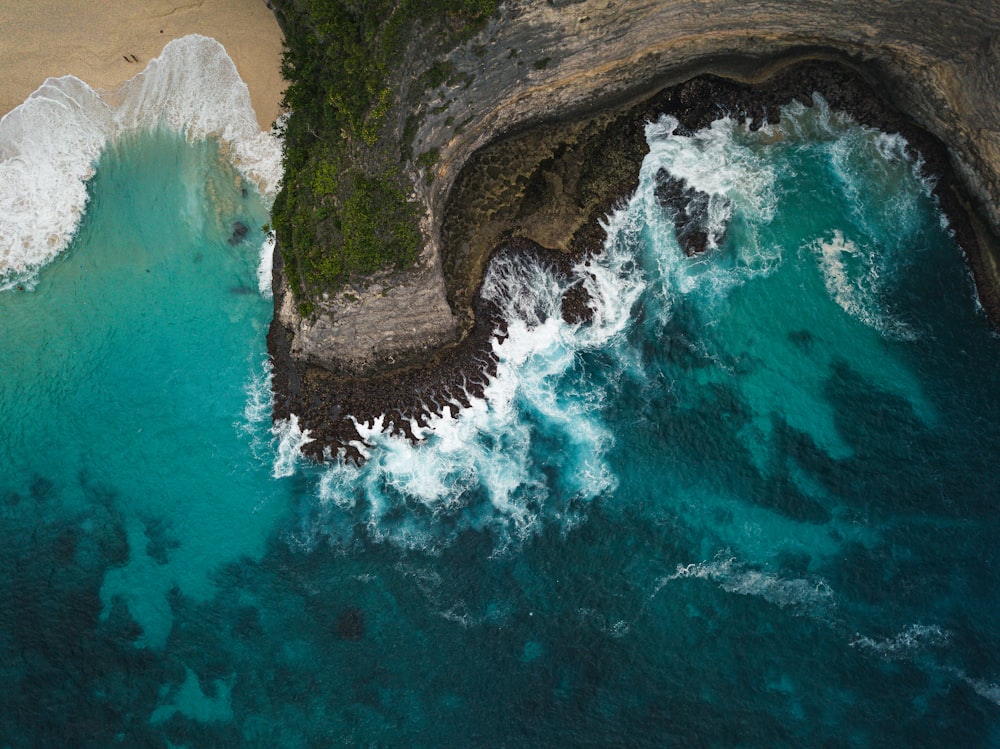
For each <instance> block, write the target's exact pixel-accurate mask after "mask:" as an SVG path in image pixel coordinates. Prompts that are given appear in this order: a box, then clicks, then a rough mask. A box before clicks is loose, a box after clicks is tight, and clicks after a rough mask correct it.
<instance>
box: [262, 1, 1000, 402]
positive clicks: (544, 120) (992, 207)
mask: <svg viewBox="0 0 1000 749" xmlns="http://www.w3.org/2000/svg"><path fill="white" fill-rule="evenodd" d="M414 54H416V53H415V52H414ZM807 60H826V61H836V62H838V63H840V64H842V65H844V66H846V67H848V68H850V69H851V70H853V71H854V72H855V73H856V74H857V75H858V76H860V78H862V79H863V80H864V81H866V82H867V83H868V84H869V85H870V86H871V88H872V89H873V90H875V91H876V92H878V94H880V95H881V97H883V98H884V99H885V100H886V101H887V102H889V103H890V104H891V105H893V106H894V107H895V108H896V109H897V110H898V111H899V112H901V113H902V114H903V118H902V119H904V120H908V121H910V122H911V124H915V125H917V126H919V128H922V129H924V130H926V131H927V132H929V133H931V134H932V135H933V136H936V138H938V139H939V140H940V141H941V142H942V143H944V144H945V146H946V148H947V154H948V158H949V160H950V164H951V168H952V169H953V170H954V172H955V173H956V174H957V175H958V178H959V181H960V183H961V184H962V186H964V188H965V189H964V191H962V193H964V196H968V198H969V203H970V204H969V205H968V206H967V208H968V209H969V211H968V213H969V224H970V227H971V231H972V232H973V233H974V234H975V236H976V238H977V239H978V247H979V249H978V250H976V251H975V253H973V252H972V251H969V250H968V248H967V251H969V252H970V258H969V259H970V263H971V264H972V266H973V270H974V272H975V275H976V280H977V284H978V286H979V290H980V296H981V299H982V301H983V303H984V306H985V307H986V308H987V310H989V311H992V312H994V313H995V312H996V311H997V310H1000V304H998V299H1000V297H998V295H997V289H1000V266H998V259H1000V253H998V251H997V240H996V237H997V236H1000V97H998V95H997V91H1000V7H998V6H997V5H996V4H995V3H994V2H992V0H969V1H967V2H963V3H958V2H954V1H953V0H925V1H924V2H922V3H920V5H919V6H914V5H912V4H906V3H902V2H898V0H865V2H860V1H859V0H806V1H805V2H775V1H770V2H754V3H739V2H733V1H732V0H680V1H677V2H664V1H663V0H576V1H574V0H511V1H510V2H507V3H505V4H504V5H503V6H502V7H501V10H500V12H499V14H498V16H497V17H495V18H494V19H493V20H491V22H490V23H489V26H488V27H487V28H486V29H485V30H483V31H482V32H481V33H480V34H479V35H478V36H477V37H476V38H474V39H472V40H471V41H470V42H468V43H466V44H464V45H463V46H462V47H460V48H458V49H455V50H453V51H452V52H451V53H450V55H449V56H448V61H449V63H450V65H451V66H452V69H453V70H454V71H455V74H454V75H452V76H451V79H450V80H451V81H452V82H451V83H444V84H442V85H440V86H439V87H437V88H436V89H433V90H429V91H427V92H425V94H424V96H423V97H422V99H421V100H420V101H419V102H418V103H417V104H416V110H415V111H405V112H404V111H396V112H395V114H394V116H395V117H396V120H397V122H398V128H397V130H398V134H399V137H400V139H401V140H402V139H403V133H404V122H405V121H406V120H407V118H409V119H410V122H411V123H412V122H416V123H417V127H416V129H415V133H414V134H413V135H412V141H411V142H410V143H408V144H407V145H409V146H410V150H411V151H412V153H414V154H418V153H428V152H433V153H435V154H436V155H437V158H436V162H435V163H434V164H433V165H429V166H428V165H424V166H418V162H417V160H415V159H414V160H411V161H409V162H407V163H406V165H405V168H406V169H407V170H408V171H409V173H410V177H411V181H412V184H413V189H414V194H415V196H416V198H417V199H418V200H419V202H420V203H421V204H422V206H423V208H424V213H425V219H424V223H423V230H424V233H425V239H426V244H425V249H424V251H423V254H422V255H421V257H420V260H419V261H418V263H417V265H416V267H415V268H414V269H413V270H412V271H410V272H408V273H403V274H394V275H393V276H391V277H384V278H375V279H373V282H372V283H371V284H369V285H368V286H367V287H364V288H362V287H358V288H355V289H349V290H346V291H344V292H341V293H340V294H339V295H338V297H337V298H336V299H331V300H329V302H328V303H327V304H324V305H323V306H322V308H321V309H320V310H319V312H318V314H316V315H314V316H312V317H311V319H307V320H303V319H301V318H300V316H299V315H298V314H297V312H296V309H295V307H294V305H292V304H291V303H290V301H289V299H290V295H289V294H288V293H280V292H281V290H279V294H278V295H277V296H276V301H277V302H278V309H276V313H277V314H276V322H275V325H278V326H281V327H282V329H283V332H282V333H281V336H283V337H284V340H286V341H287V347H288V351H287V353H288V354H290V361H294V362H298V364H297V365H296V366H298V367H299V375H300V376H299V379H301V378H302V376H304V373H305V371H306V369H307V365H306V364H305V363H308V364H309V365H320V366H322V367H323V368H325V369H327V370H333V371H336V372H339V373H341V376H348V377H349V376H352V375H363V376H365V377H370V376H372V375H373V374H376V375H377V373H382V375H384V374H385V372H386V371H387V370H390V369H391V368H392V367H393V366H397V365H399V364H401V363H402V364H407V363H412V362H414V361H420V360H423V359H426V358H427V356H428V354H430V353H432V352H435V351H441V350H442V349H443V348H444V349H447V348H448V347H449V346H454V345H455V344H456V342H458V341H459V340H461V339H463V338H465V337H468V336H469V334H470V332H471V331H473V330H474V328H475V325H476V319H475V315H474V314H473V305H474V300H475V289H476V288H477V286H478V283H479V281H480V280H481V278H482V273H483V269H484V267H485V263H486V260H487V258H488V256H489V253H490V252H491V251H492V250H493V249H494V247H495V245H496V243H497V241H498V239H499V238H501V237H503V236H508V235H510V234H514V235H516V236H519V237H522V238H528V239H530V240H533V241H534V242H537V243H538V244H539V245H542V246H544V247H547V248H552V249H556V250H567V249H569V248H570V246H571V245H572V244H573V243H574V242H575V243H580V242H586V241H588V239H587V236H588V232H591V233H592V227H591V224H592V223H593V219H594V217H595V215H600V211H601V210H605V209H606V208H607V205H606V201H607V196H608V195H609V194H613V193H614V192H615V189H616V188H615V184H616V181H617V182H618V183H620V184H621V186H626V183H627V181H628V180H627V176H628V173H629V170H634V167H635V163H634V161H633V160H634V156H635V155H634V153H632V151H634V150H635V148H636V146H635V132H636V125H635V123H629V122H627V118H628V117H634V116H635V113H636V112H638V111H642V110H641V106H640V104H641V103H642V102H644V101H649V100H650V98H651V97H653V96H654V95H655V94H656V93H657V92H659V91H661V90H663V89H664V88H666V87H669V86H672V85H674V84H677V83H679V82H682V81H685V80H688V79H691V78H692V77H694V76H696V75H699V74H704V73H711V74H714V75H717V76H721V77H723V78H727V79H731V80H734V81H739V82H747V83H752V82H758V81H763V80H766V79H770V78H771V77H773V76H775V75H776V74H778V73H780V72H781V71H783V70H786V69H788V68H789V67H790V66H793V65H797V64H799V63H801V62H802V61H807ZM412 67H413V64H412V60H411V61H407V60H403V61H401V63H400V80H398V81H396V82H395V85H399V86H404V85H406V84H405V80H404V79H405V77H406V76H408V75H410V76H411V75H412V70H411V68H412ZM857 106H861V107H863V104H862V105H857ZM637 107H639V108H638V109H637ZM751 114H753V113H751ZM758 114H759V115H760V117H761V119H763V118H767V117H771V116H772V115H773V112H770V111H762V112H761V113H758ZM863 114H864V113H863V112H862V117H861V119H862V120H863V121H864V120H865V117H864V116H863ZM639 124H640V125H641V123H639ZM630 128H631V130H630ZM411 132H412V131H411ZM410 134H411V133H409V132H408V133H407V135H408V136H409V135H410ZM615 140H617V141H620V142H618V143H617V144H616V143H611V142H610V141H615ZM626 141H627V142H626ZM606 146H607V147H608V149H609V150H608V153H609V154H612V155H611V156H609V157H608V159H607V160H605V161H604V162H602V164H601V166H602V170H603V171H604V172H606V174H604V175H602V176H601V177H600V178H597V177H595V176H594V175H593V174H590V173H589V172H588V171H587V169H588V166H587V165H588V163H591V162H592V161H593V158H592V156H593V154H594V153H595V152H600V151H601V149H604V148H605V147H606ZM640 147H641V146H640ZM616 149H617V150H616ZM588 153H589V154H590V156H587V154H588ZM615 154H617V155H615ZM619 157H620V161H616V159H619ZM633 176H634V175H633ZM623 180H624V181H623ZM566 195H570V196H571V198H572V199H566V197H565V196H566ZM964 196H962V195H960V196H959V200H965V197H964ZM588 227H590V228H588ZM597 240H599V237H597V238H596V240H595V238H594V237H590V240H589V241H597ZM973 244H975V243H973ZM973 254H975V255H976V256H972V255H973ZM280 300H285V301H284V303H280ZM994 319H996V317H995V315H994ZM376 379H377V377H376ZM288 411H297V408H296V401H295V399H294V398H291V399H289V398H287V397H282V396H281V392H280V387H279V403H277V404H276V415H281V414H282V413H287V412H288Z"/></svg>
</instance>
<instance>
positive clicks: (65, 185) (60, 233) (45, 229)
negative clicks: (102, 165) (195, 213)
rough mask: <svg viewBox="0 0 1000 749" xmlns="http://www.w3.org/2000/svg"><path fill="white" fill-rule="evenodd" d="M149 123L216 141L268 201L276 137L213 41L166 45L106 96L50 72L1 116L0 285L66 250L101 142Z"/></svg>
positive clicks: (275, 168)
mask: <svg viewBox="0 0 1000 749" xmlns="http://www.w3.org/2000/svg"><path fill="white" fill-rule="evenodd" d="M157 126H166V127H169V128H172V129H174V130H177V131H179V132H183V133H184V134H185V135H186V136H187V137H188V138H190V139H192V140H195V139H201V138H209V137H213V138H218V140H219V142H220V143H221V144H222V146H223V149H224V152H225V153H226V155H227V157H228V158H229V159H230V160H231V161H232V163H233V164H234V165H235V166H236V167H237V169H239V170H240V172H242V173H243V174H244V175H245V176H246V177H247V178H248V179H250V181H251V182H253V184H254V185H255V186H256V187H257V189H258V191H260V193H261V194H262V195H263V196H264V197H265V199H268V200H273V198H274V196H275V194H276V193H277V189H278V184H279V181H280V179H281V142H280V139H279V137H278V136H277V135H275V134H272V133H264V132H262V131H261V130H260V127H259V126H258V124H257V120H256V116H255V115H254V112H253V108H252V107H251V104H250V93H249V90H248V89H247V87H246V84H245V83H244V82H243V81H242V80H241V79H240V77H239V74H238V73H237V71H236V66H235V65H234V64H233V61H232V60H231V59H230V58H229V56H228V55H227V54H226V51H225V49H224V48H223V47H222V45H221V44H219V43H218V42H217V41H215V40H214V39H209V38H207V37H204V36H199V35H191V36H186V37H183V38H181V39H176V40H173V41H171V42H170V43H168V44H167V45H166V46H165V47H164V49H163V52H162V53H161V55H160V56H159V57H157V58H156V59H154V60H152V61H151V62H150V63H149V65H148V66H147V67H146V69H145V70H143V71H142V72H141V73H139V74H138V75H136V76H135V77H134V78H132V79H131V80H129V81H127V82H125V83H124V84H123V85H122V86H121V87H120V88H119V89H118V90H117V91H113V92H100V93H99V92H97V91H95V90H94V89H92V88H90V87H89V86H88V85H87V84H86V83H84V82H83V81H81V80H80V79H79V78H76V77H74V76H63V77H61V78H50V79H48V80H47V81H46V82H45V83H44V84H43V85H42V86H41V87H40V88H39V89H38V90H37V91H35V92H34V93H33V94H31V96H29V97H28V99H27V100H26V101H25V102H24V103H23V104H21V105H20V106H18V107H17V108H15V109H14V110H12V111H11V112H9V113H8V114H6V115H5V116H4V117H3V119H2V120H0V289H4V288H10V287H11V286H12V285H14V284H17V283H25V282H27V281H30V279H31V277H32V276H33V274H34V272H35V271H36V270H37V269H38V268H39V267H41V266H42V265H44V264H45V263H47V262H49V261H50V260H52V258H54V257H55V256H56V255H58V254H59V252H61V251H62V250H63V249H65V248H66V247H67V246H68V244H69V242H70V241H71V239H72V237H73V234H74V233H75V231H76V227H77V225H78V224H79V222H80V219H81V217H82V216H83V213H84V211H85V209H86V204H87V190H86V181H87V180H88V179H89V178H90V177H91V176H92V175H93V170H94V165H95V163H96V161H97V159H98V157H99V156H100V154H101V152H102V151H103V150H104V148H105V147H106V146H107V145H108V143H109V142H111V141H112V140H114V139H116V138H119V137H121V136H122V135H124V134H126V133H129V132H135V131H141V130H145V129H150V128H153V127H157Z"/></svg>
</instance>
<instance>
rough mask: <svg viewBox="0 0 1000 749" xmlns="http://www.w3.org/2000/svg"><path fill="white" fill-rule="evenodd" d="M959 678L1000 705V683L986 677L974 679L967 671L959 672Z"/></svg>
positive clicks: (976, 691)
mask: <svg viewBox="0 0 1000 749" xmlns="http://www.w3.org/2000/svg"><path fill="white" fill-rule="evenodd" d="M957 673H958V676H959V678H960V679H961V680H962V681H964V682H965V683H966V684H968V685H969V686H970V687H972V689H973V691H975V693H976V694H978V695H979V696H980V697H982V698H984V699H987V700H989V701H990V702H992V703H993V704H994V705H1000V684H997V683H996V682H993V681H987V680H986V679H973V678H972V677H970V676H967V675H966V674H965V673H963V672H961V671H959V672H957Z"/></svg>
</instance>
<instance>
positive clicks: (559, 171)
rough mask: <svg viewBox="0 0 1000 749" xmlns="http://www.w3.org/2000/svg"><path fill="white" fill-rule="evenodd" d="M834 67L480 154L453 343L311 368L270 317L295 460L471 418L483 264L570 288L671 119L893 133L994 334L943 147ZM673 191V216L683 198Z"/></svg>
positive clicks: (481, 348) (458, 190)
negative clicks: (300, 438)
mask: <svg viewBox="0 0 1000 749" xmlns="http://www.w3.org/2000/svg"><path fill="white" fill-rule="evenodd" d="M834 58H836V56H835V55H832V54H829V53H820V52H816V51H813V52H811V53H804V52H802V51H799V52H797V53H795V54H794V55H790V56H787V57H786V58H784V59H777V60H771V61H769V62H767V63H753V64H751V63H749V62H745V63H742V65H743V70H744V71H753V70H756V71H765V72H766V73H767V75H763V74H761V75H755V76H750V77H749V78H748V79H747V80H742V81H741V80H734V79H732V78H724V77H720V76H717V75H699V76H695V77H693V78H690V79H689V80H686V81H684V82H683V83H679V84H675V85H670V86H667V87H666V88H663V89H662V90H659V91H657V92H656V93H655V94H653V95H652V96H649V97H646V98H644V99H642V100H640V101H638V102H636V101H630V102H627V103H624V104H620V105H618V106H613V107H606V108H604V109H601V110H598V111H596V112H592V113H590V114H587V115H583V116H579V117H575V118H567V119H565V120H563V121H559V122H549V123H545V124H543V125H541V126H538V127H535V128H529V129H525V130H523V131H521V132H518V133H515V134H513V135H510V136H508V137H507V138H505V139H502V140H499V141H497V142H494V143H492V144H489V145H487V146H485V147H484V148H481V149H480V150H479V151H478V152H477V153H475V154H474V155H473V156H472V157H471V158H470V159H469V160H468V162H467V163H465V165H464V166H463V169H462V171H461V173H460V174H459V175H458V177H457V178H456V179H455V180H454V184H453V186H452V189H451V190H450V195H449V200H448V203H447V205H446V207H445V210H444V216H443V220H442V229H441V237H442V241H441V261H442V265H443V269H444V273H443V274H442V275H443V283H444V286H445V289H446V293H447V298H448V302H449V305H450V308H451V309H452V310H453V311H454V312H455V315H456V318H457V320H458V323H459V325H460V326H461V328H462V330H463V335H462V336H461V338H460V339H459V340H458V341H455V342H449V343H447V344H446V345H439V346H436V347H430V348H429V350H428V351H427V352H426V353H425V354H424V355H422V356H420V357H418V358H416V359H410V360H409V361H407V362H405V363H404V364H403V365H401V366H396V367H392V366H383V367H381V368H376V369H369V370H367V371H363V372H357V371H351V369H350V368H349V367H340V368H335V367H330V366H325V367H324V366H317V365H316V364H315V363H313V362H309V361H308V360H307V359H305V358H304V357H302V356H301V354H299V355H296V352H295V348H294V347H295V343H294V340H295V336H294V330H293V328H292V326H290V325H288V324H287V323H286V322H284V321H283V319H282V316H281V315H276V316H275V321H274V322H273V323H272V327H271V331H270V334H269V336H268V347H269V350H270V352H271V355H272V357H273V359H274V362H275V377H274V390H275V410H274V416H275V418H276V419H282V418H288V416H289V415H290V414H292V413H294V414H296V415H297V416H298V418H299V424H300V427H301V428H303V429H308V430H310V433H311V436H312V437H313V438H314V440H315V441H314V442H311V443H309V444H308V445H307V447H306V448H305V450H306V452H307V453H308V454H309V455H310V456H311V457H314V458H316V459H323V458H324V455H325V454H336V453H337V452H338V451H339V450H342V451H343V453H342V454H343V455H344V456H345V457H346V458H347V459H350V460H355V461H359V460H361V453H360V452H359V451H358V450H357V447H356V442H357V440H359V439H360V437H359V435H358V433H357V431H356V429H355V428H354V421H353V420H352V418H351V417H353V419H357V420H358V421H362V422H369V421H371V420H373V419H375V418H377V417H379V416H382V415H384V416H385V418H386V424H387V426H388V427H389V428H390V429H392V430H393V431H394V432H396V433H399V434H405V435H407V436H408V437H410V438H411V439H412V438H413V434H412V431H411V428H410V420H411V419H412V420H414V421H415V422H416V423H418V424H422V423H424V421H425V419H426V417H427V416H428V414H430V413H441V412H443V411H444V410H445V409H452V410H454V409H457V408H458V407H459V406H464V405H468V399H469V397H470V396H471V397H480V396H481V395H482V393H483V388H484V386H485V384H486V381H487V379H488V378H489V377H490V376H491V375H492V374H493V373H494V371H495V365H496V358H495V354H494V352H493V344H492V341H493V338H494V336H499V337H501V338H502V336H503V335H504V321H503V320H502V319H500V318H499V316H498V313H497V310H496V309H495V308H493V306H492V305H491V304H489V303H487V302H485V301H484V300H483V299H482V298H481V297H480V296H479V294H478V288H479V284H480V282H481V280H482V277H483V273H484V270H485V267H486V264H487V262H488V261H489V258H490V257H491V256H492V255H493V254H495V253H498V252H531V253H534V254H536V256H537V257H538V258H539V259H540V260H541V261H542V262H545V263H546V264H548V265H550V266H551V267H552V268H554V269H555V270H556V271H557V272H559V273H561V274H563V275H566V276H569V275H570V274H572V272H573V271H572V267H573V266H574V264H575V263H576V262H577V261H578V260H580V259H581V258H582V257H583V256H585V255H586V254H588V253H594V252H599V251H600V249H601V246H602V243H603V241H604V233H603V230H602V229H601V227H600V225H599V223H598V219H599V218H600V217H602V216H603V215H606V213H607V212H608V211H609V210H610V209H611V208H613V207H614V205H615V204H616V203H618V202H619V201H622V200H623V199H625V198H627V197H628V196H629V195H630V194H631V193H632V192H634V190H635V188H636V186H637V179H638V168H639V164H640V163H641V161H642V158H643V157H644V155H645V153H646V143H645V138H644V132H643V130H644V128H643V126H644V123H645V122H647V121H649V120H651V119H655V118H656V117H657V116H659V115H660V114H664V113H665V114H670V115H673V116H674V117H676V118H677V119H678V120H679V122H680V123H681V127H682V128H683V129H685V130H687V131H688V132H694V131H696V130H698V129H700V128H702V127H705V126H707V125H708V124H710V123H711V122H712V121H713V120H715V119H717V118H718V117H719V116H720V114H722V113H729V114H732V115H734V116H736V117H738V118H740V119H749V120H750V121H751V123H752V124H751V127H759V126H760V125H762V124H763V123H764V122H775V121H777V119H778V116H779V108H780V107H781V106H782V105H784V104H787V103H789V102H791V101H793V100H798V101H801V102H802V103H804V104H807V105H810V104H811V103H812V94H813V92H819V93H821V94H822V95H823V97H824V98H825V99H826V100H827V101H828V102H829V103H830V105H831V107H832V108H834V109H838V110H841V111H845V112H848V113H850V114H851V115H852V116H853V117H854V118H855V119H856V120H857V121H859V122H860V123H862V124H865V125H870V126H873V127H877V128H879V129H882V130H884V131H887V132H898V133H900V134H902V135H903V136H904V137H905V138H906V140H907V142H908V143H909V144H910V147H911V148H912V149H913V150H914V152H915V153H919V155H920V157H921V158H922V160H923V164H924V169H925V170H926V171H927V173H928V174H929V175H933V176H934V177H935V178H936V188H935V193H936V196H937V198H938V200H939V201H940V204H941V206H942V208H943V210H944V211H945V213H946V214H947V216H948V218H949V221H950V224H951V226H952V228H953V230H954V231H955V234H956V239H957V240H958V242H959V244H960V245H961V246H962V248H963V249H964V251H965V253H966V256H967V257H968V258H969V262H970V265H971V267H972V269H973V272H974V273H975V275H976V279H977V283H978V285H979V288H980V294H981V300H982V303H983V305H984V308H985V309H986V310H987V311H988V313H989V314H990V315H991V317H992V319H993V320H994V321H996V320H998V319H1000V314H998V313H1000V305H998V303H997V297H996V295H995V289H996V284H994V283H993V282H992V281H991V279H990V276H989V274H990V270H989V267H988V265H989V263H988V259H989V258H991V257H993V256H994V255H993V254H992V253H993V252H995V249H994V247H993V245H992V244H989V245H987V244H984V239H985V241H986V242H989V243H992V241H993V239H992V235H991V233H990V231H989V229H988V227H987V224H986V222H985V221H984V220H983V219H982V218H980V217H978V216H977V215H976V214H975V212H974V210H973V209H972V208H971V204H972V201H971V200H970V197H969V196H968V194H967V193H966V188H965V186H964V185H963V184H962V182H961V180H960V179H959V175H958V174H957V173H956V170H955V169H954V168H953V166H952V161H951V159H950V158H949V151H948V148H947V147H946V146H945V145H944V144H943V143H942V142H941V141H940V140H938V139H937V138H935V137H934V136H933V135H931V134H930V133H928V132H927V131H926V130H925V129H923V128H922V127H920V126H919V125H918V124H916V123H915V122H914V121H913V119H912V118H910V117H908V116H907V115H905V114H904V113H902V112H900V111H899V110H898V109H897V107H896V106H895V105H894V104H893V102H892V101H890V100H889V98H888V97H887V96H885V95H884V93H883V92H882V91H880V90H879V86H878V83H877V79H874V78H872V77H871V76H870V75H869V74H867V72H866V71H864V70H862V69H859V68H857V67H855V66H854V65H845V64H843V62H842V61H834ZM674 192H675V193H676V195H674V198H676V199H678V201H679V202H678V206H680V203H681V202H683V201H680V200H679V197H678V196H683V190H682V189H680V190H679V191H678V190H674ZM693 248H694V249H692V251H701V250H704V249H705V247H704V246H697V245H693ZM275 271H276V272H275V287H274V291H275V304H276V308H278V309H281V308H282V307H283V306H284V307H285V309H286V310H287V303H286V302H287V295H288V291H287V287H286V286H285V285H284V284H283V283H282V281H281V268H280V263H279V264H278V265H277V267H276V269H275ZM589 312H590V310H589V307H588V306H587V299H586V294H585V292H582V287H581V286H579V285H577V286H574V287H573V288H572V289H571V291H570V292H569V293H568V294H567V295H566V298H565V299H564V302H563V316H564V318H565V319H567V320H568V321H571V322H581V323H582V324H586V321H587V319H588V317H589ZM375 324H377V322H376V323H375ZM352 443H355V444H352Z"/></svg>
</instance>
